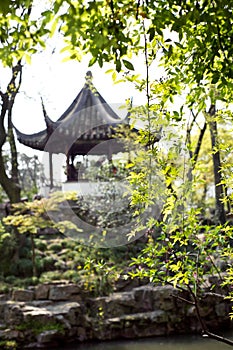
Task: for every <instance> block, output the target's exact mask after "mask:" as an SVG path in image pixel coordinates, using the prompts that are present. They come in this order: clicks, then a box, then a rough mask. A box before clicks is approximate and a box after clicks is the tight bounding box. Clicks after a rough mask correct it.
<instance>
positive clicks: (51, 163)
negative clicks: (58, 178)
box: [49, 152, 54, 190]
mask: <svg viewBox="0 0 233 350" xmlns="http://www.w3.org/2000/svg"><path fill="white" fill-rule="evenodd" d="M49 178H50V190H52V189H53V187H54V185H53V154H52V153H51V152H49Z"/></svg>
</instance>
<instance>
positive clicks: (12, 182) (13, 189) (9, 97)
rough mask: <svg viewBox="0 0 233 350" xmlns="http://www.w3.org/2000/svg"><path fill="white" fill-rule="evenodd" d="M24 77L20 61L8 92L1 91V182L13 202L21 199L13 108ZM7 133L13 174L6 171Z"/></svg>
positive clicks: (15, 68)
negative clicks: (5, 149) (5, 148)
mask: <svg viewBox="0 0 233 350" xmlns="http://www.w3.org/2000/svg"><path fill="white" fill-rule="evenodd" d="M21 78H22V65H21V63H20V62H18V63H17V64H16V65H15V66H14V67H13V68H12V76H11V80H10V82H9V84H8V86H7V92H6V93H3V92H2V91H0V96H1V99H2V105H1V113H0V184H1V186H2V188H3V189H4V191H5V192H6V194H7V196H8V198H9V200H10V202H11V203H17V202H19V201H20V186H19V179H18V161H17V149H16V144H15V138H14V133H13V128H12V121H11V116H12V108H13V105H14V102H15V97H16V95H17V93H18V91H19V88H20V85H21ZM7 116H8V125H7V126H8V130H7V132H6V129H5V123H4V122H5V118H6V117H7ZM6 135H7V136H8V141H9V144H10V151H11V175H8V174H7V173H6V169H5V163H4V157H3V146H4V144H5V142H6Z"/></svg>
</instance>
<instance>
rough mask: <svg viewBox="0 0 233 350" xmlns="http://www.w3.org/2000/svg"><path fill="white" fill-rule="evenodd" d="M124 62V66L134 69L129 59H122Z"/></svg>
mask: <svg viewBox="0 0 233 350" xmlns="http://www.w3.org/2000/svg"><path fill="white" fill-rule="evenodd" d="M122 62H123V63H124V66H125V67H126V68H127V69H129V70H134V66H133V65H132V63H131V62H129V61H127V60H122Z"/></svg>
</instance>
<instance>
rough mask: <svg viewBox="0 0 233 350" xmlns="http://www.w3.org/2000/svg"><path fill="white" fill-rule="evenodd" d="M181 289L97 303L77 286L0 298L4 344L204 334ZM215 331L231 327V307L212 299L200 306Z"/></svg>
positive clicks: (144, 290) (148, 289)
mask: <svg viewBox="0 0 233 350" xmlns="http://www.w3.org/2000/svg"><path fill="white" fill-rule="evenodd" d="M178 293H179V297H183V298H186V297H187V295H185V294H184V293H183V294H182V295H181V294H180V292H179V291H178V290H177V289H174V288H173V287H169V286H164V287H162V286H159V287H154V286H152V285H145V286H139V287H135V288H133V289H132V290H129V291H123V292H115V293H112V294H111V295H109V296H105V297H97V298H95V297H92V296H91V295H90V294H89V293H87V292H84V291H83V290H82V289H81V288H80V287H79V286H78V285H76V284H72V283H66V284H65V283H64V284H56V283H51V284H43V285H38V286H36V287H31V288H29V289H27V290H14V291H13V292H12V294H11V295H9V296H6V295H2V296H0V315H1V319H0V338H1V339H2V340H6V339H10V340H16V341H17V342H18V343H20V344H21V345H20V349H21V348H23V347H26V348H37V347H40V348H41V347H48V346H49V348H52V346H56V345H57V344H58V343H59V345H61V344H62V343H66V342H70V341H74V340H76V341H80V342H83V341H89V340H94V339H98V340H107V339H108V340H110V339H116V338H137V337H148V336H164V335H169V334H184V333H197V332H200V325H199V323H198V321H197V318H196V313H195V308H194V307H193V305H191V304H188V303H185V302H183V301H182V300H181V299H180V298H177V296H178ZM201 310H202V316H203V317H204V318H205V321H206V324H207V325H208V326H209V327H210V329H212V330H214V329H219V328H223V327H224V329H226V327H228V328H229V327H230V326H231V323H230V319H229V316H228V313H229V311H231V305H230V304H229V302H226V301H225V300H224V299H222V298H218V297H216V296H215V295H211V294H209V295H208V296H206V297H205V298H204V299H203V303H202V305H201Z"/></svg>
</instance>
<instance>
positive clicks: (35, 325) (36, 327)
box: [16, 320, 64, 335]
mask: <svg viewBox="0 0 233 350" xmlns="http://www.w3.org/2000/svg"><path fill="white" fill-rule="evenodd" d="M16 329H17V330H18V331H27V330H29V329H30V331H32V332H33V334H34V335H39V334H40V333H43V332H45V331H51V330H57V331H58V332H60V333H61V334H63V333H64V326H63V325H62V324H61V323H59V322H56V321H52V320H50V321H49V322H46V323H44V322H43V321H39V320H31V321H28V322H22V323H20V324H19V325H18V326H16Z"/></svg>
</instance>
